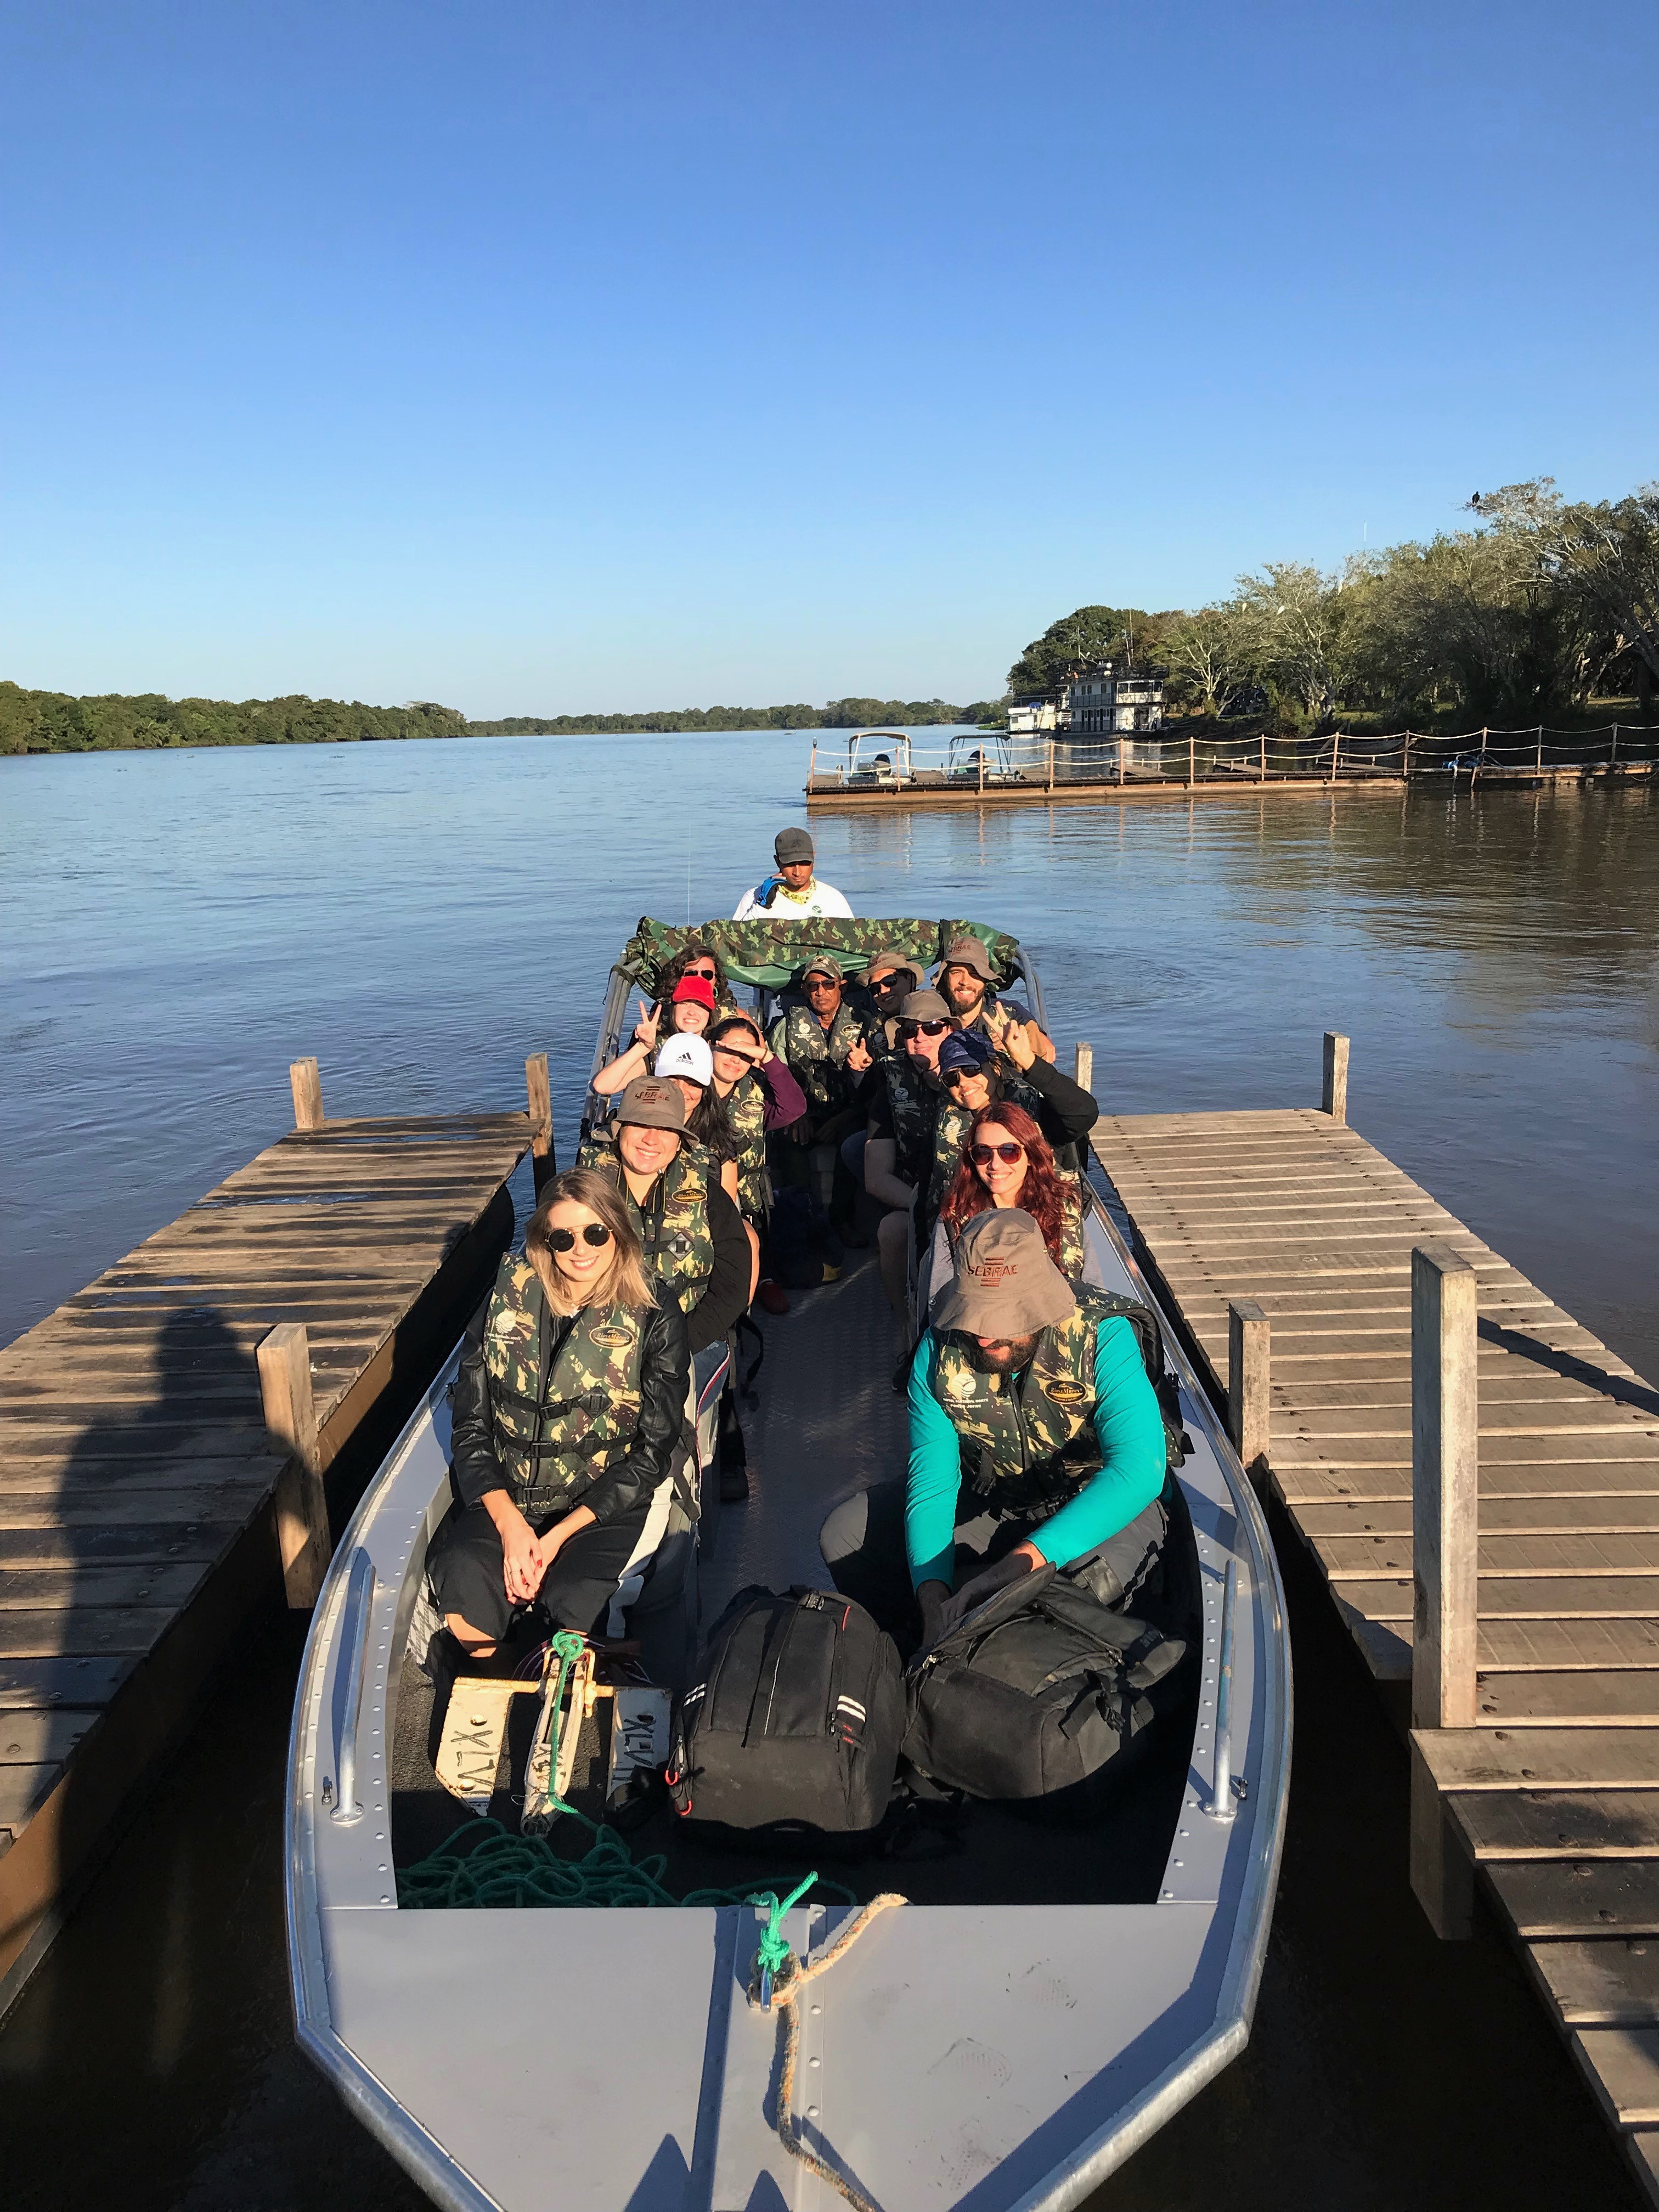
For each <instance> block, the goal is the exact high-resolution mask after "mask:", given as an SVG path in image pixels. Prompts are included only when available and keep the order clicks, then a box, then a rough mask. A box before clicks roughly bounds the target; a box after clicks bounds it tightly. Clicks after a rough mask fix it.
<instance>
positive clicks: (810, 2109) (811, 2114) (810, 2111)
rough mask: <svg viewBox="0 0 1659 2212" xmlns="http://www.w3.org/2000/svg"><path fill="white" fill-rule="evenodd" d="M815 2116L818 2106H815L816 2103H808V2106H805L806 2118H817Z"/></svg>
mask: <svg viewBox="0 0 1659 2212" xmlns="http://www.w3.org/2000/svg"><path fill="white" fill-rule="evenodd" d="M817 2116H818V2108H817V2106H816V2105H809V2106H807V2107H806V2117H807V2118H808V2119H809V2120H815V2119H817Z"/></svg>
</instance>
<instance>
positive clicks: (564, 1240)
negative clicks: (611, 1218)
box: [547, 1221, 611, 1252]
mask: <svg viewBox="0 0 1659 2212" xmlns="http://www.w3.org/2000/svg"><path fill="white" fill-rule="evenodd" d="M547 1241H548V1243H549V1245H550V1247H551V1249H553V1250H554V1251H555V1252H568V1251H569V1250H570V1249H572V1248H573V1246H574V1243H575V1242H576V1232H575V1231H574V1229H550V1230H549V1231H548V1232H547ZM610 1242H611V1231H609V1230H608V1229H607V1228H606V1227H605V1224H604V1222H602V1221H590V1222H589V1223H588V1225H587V1226H586V1229H584V1230H583V1231H582V1243H584V1244H591V1245H592V1247H593V1249H594V1250H595V1251H598V1250H599V1247H600V1246H601V1245H603V1244H608V1243H610Z"/></svg>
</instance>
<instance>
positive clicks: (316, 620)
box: [0, 0, 1659, 715]
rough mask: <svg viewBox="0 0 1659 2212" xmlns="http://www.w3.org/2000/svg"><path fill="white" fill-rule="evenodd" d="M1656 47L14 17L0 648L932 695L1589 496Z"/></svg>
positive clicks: (929, 24) (1528, 19) (1658, 441)
mask: <svg viewBox="0 0 1659 2212" xmlns="http://www.w3.org/2000/svg"><path fill="white" fill-rule="evenodd" d="M1656 64H1659V9H1656V8H1655V7H1654V6H1653V4H1652V0H1588V4H1580V5H1577V6H1576V7H1574V8H1573V9H1562V8H1560V7H1559V5H1554V4H1552V5H1544V4H1537V0H1526V4H1504V0H1495V3H1494V0H1486V4H1483V5H1480V6H1476V5H1474V4H1471V0H1406V4H1396V5H1389V6H1378V5H1374V4H1372V5H1368V4H1364V0H1361V4H1358V5H1346V6H1333V5H1331V4H1330V0H1321V4H1305V5H1304V4H1294V5H1292V4H1266V5H1263V4H1249V0H1228V3H1227V4H1221V0H1188V3H1187V4H1174V5H1169V4H1164V5H1158V6H1153V5H1150V4H1140V5H1138V6H1135V7H1133V8H1128V7H1124V6H1121V5H1110V4H1100V0H1097V4H1093V5H1086V6H1073V5H1052V4H1051V5H1046V6H1044V5H1032V4H1029V0H1028V4H1024V5H1021V6H1018V7H1015V6H1012V5H1006V6H985V5H978V4H975V0H953V4H950V5H937V6H935V5H913V4H905V0H888V4H885V5H880V6H866V5H864V4H860V0H836V4H835V5H829V4H827V3H826V4H819V5H817V6H816V7H811V8H808V7H802V6H799V5H795V6H792V5H788V4H781V3H780V0H773V4H771V5H769V6H759V5H755V6H738V5H729V4H723V0H699V4H697V5H692V4H690V0H683V3H682V0H676V4H660V0H635V4H632V5H629V6H627V7H621V6H617V5H616V4H615V0H611V4H608V5H604V6H576V7H571V6H558V5H547V4H544V5H541V6H526V5H520V4H499V5H489V4H481V0H470V4H468V5H466V6H460V5H454V4H450V0H436V3H435V4H434V3H433V0H428V4H420V0H399V4H398V5H395V6H394V5H367V4H362V0H330V4H329V5H327V6H322V5H312V4H269V5H260V6H255V5H249V4H243V0H209V4H200V5H198V4H185V5H177V4H175V5H167V4H164V0H150V4H149V5H146V6H143V7H135V6H133V5H132V4H131V0H123V4H120V5H114V4H110V0H101V3H100V4H76V0H54V4H53V5H52V7H50V8H47V7H44V6H37V7H34V8H33V9H14V10H13V11H11V13H10V15H9V28H8V29H7V31H6V33H5V34H4V46H3V50H0V67H3V69H4V72H5V76H6V81H7V82H8V84H9V96H8V100H7V109H8V122H7V129H6V132H5V134H4V144H3V149H0V161H3V167H4V174H3V179H0V184H3V191H4V195H5V204H6V206H7V210H8V220H7V223H6V226H5V228H6V233H7V255H6V264H5V275H4V286H5V294H6V298H7V302H8V310H9V312H8V315H7V322H8V325H9V331H8V337H7V342H6V344H5V347H4V349H3V359H0V408H3V415H4V421H5V439H4V447H5V453H4V461H3V466H4V479H5V480H4V496H5V510H4V515H3V547H0V560H3V563H4V571H5V573H4V576H3V579H0V581H3V589H4V607H5V612H4V616H3V623H4V628H3V632H0V672H4V673H7V674H9V675H11V676H13V677H14V678H15V679H16V680H18V681H20V682H22V683H25V684H40V685H46V686H49V687H51V688H53V689H58V690H71V691H94V690H127V691H131V690H151V689H153V690H164V691H167V692H170V693H173V694H175V695H176V694H180V693H189V692H195V693H205V694H209V695H211V696H234V697H242V696H264V695H267V694H270V693H275V692H287V691H308V692H312V693H315V694H329V695H334V696H342V695H343V696H356V697H362V698H368V699H371V700H376V701H386V702H395V701H399V700H403V699H406V698H411V697H427V698H436V699H441V700H444V701H447V702H449V703H452V704H453V705H457V706H459V707H461V708H465V710H466V711H467V712H468V713H470V714H475V715H485V714H507V713H515V712H516V713H537V712H558V711H568V710H577V709H605V708H644V707H650V706H659V705H679V704H700V703H704V702H713V701H716V700H718V701H720V702H726V703H732V704H751V703H762V702H769V701H772V700H783V699H803V700H808V701H817V700H821V699H823V698H825V697H828V696H834V695H836V694H838V693H841V692H844V691H848V690H860V691H866V690H868V691H874V692H878V693H881V694H884V695H897V696H905V697H912V698H915V697H925V696H935V695H937V696H944V697H946V698H955V699H958V700H963V701H965V700H968V699H970V698H976V697H980V696H986V695H987V694H995V693H997V692H999V691H1000V689H1001V684H1002V678H1003V675H1004V671H1006V667H1007V665H1008V663H1009V662H1010V660H1011V659H1012V658H1013V656H1014V655H1015V653H1017V652H1018V649H1019V648H1020V647H1021V646H1022V645H1024V642H1025V641H1026V640H1027V639H1028V638H1029V637H1030V636H1032V635H1034V634H1036V632H1037V631H1038V630H1040V629H1042V628H1043V627H1044V626H1045V625H1046V624H1047V623H1048V622H1050V621H1052V620H1053V619H1054V617H1056V616H1058V615H1060V614H1063V613H1065V612H1066V611H1069V610H1070V609H1071V608H1072V607H1073V606H1074V605H1079V603H1081V602H1084V601H1088V600H1104V601H1109V602H1113V603H1133V604H1137V605H1143V606H1148V607H1158V606H1166V605H1194V604H1198V603H1200V602H1201V601H1203V600H1204V599H1207V598H1212V597H1214V596H1216V595H1217V594H1218V593H1220V592H1225V590H1226V589H1227V588H1228V587H1229V586H1230V583H1231V579H1232V577H1233V576H1234V574H1236V573H1237V571H1238V570H1239V569H1241V568H1249V567H1252V566H1254V565H1255V564H1257V563H1259V562H1261V561H1263V560H1267V559H1271V558H1280V557H1283V558H1304V559H1311V560H1316V561H1318V562H1322V563H1327V564H1328V563H1334V562H1336V561H1337V560H1338V559H1339V558H1340V556H1341V555H1342V554H1343V553H1344V552H1345V551H1346V550H1348V549H1349V548H1350V547H1352V546H1356V545H1358V544H1359V543H1360V542H1361V540H1362V537H1368V538H1369V540H1370V543H1371V544H1378V543H1386V542H1389V541H1391V540H1394V539H1397V538H1406V537H1416V536H1423V535H1426V534H1428V533H1429V532H1432V531H1433V530H1434V529H1436V528H1437V527H1441V526H1455V524H1456V522H1457V520H1458V519H1459V518H1458V516H1457V513H1456V509H1457V507H1458V505H1459V503H1460V502H1461V501H1463V500H1464V499H1466V498H1467V497H1468V495H1469V493H1470V492H1471V491H1473V490H1474V489H1489V488H1490V487H1492V486H1493V485H1496V484H1498V483H1504V482H1506V481H1512V480H1514V479H1516V478H1518V477H1526V476H1530V475H1534V474H1538V473H1553V475H1554V476H1555V477H1557V478H1558V480H1559V483H1560V484H1561V487H1562V489H1564V490H1565V491H1566V492H1567V493H1569V494H1570V495H1573V496H1602V495H1617V494H1618V493H1620V492H1622V491H1624V490H1626V489H1629V488H1630V487H1631V486H1632V484H1634V483H1637V482H1639V481H1642V480H1644V479H1646V478H1650V477H1654V476H1655V475H1659V371H1656V362H1659V344H1656V340H1659V306H1656V301H1659V285H1656V283H1655V282H1654V276H1655V269H1656V252H1655V248H1656V234H1659V191H1656V189H1655V188H1654V176H1655V167H1654V155H1655V143H1654V141H1655V133H1654V131H1653V129H1652V124H1651V109H1650V105H1649V104H1648V103H1647V102H1646V100H1645V97H1644V88H1646V87H1650V86H1651V84H1652V83H1653V82H1655V78H1656V73H1659V71H1656ZM1644 112H1645V114H1646V117H1647V120H1646V122H1645V123H1644Z"/></svg>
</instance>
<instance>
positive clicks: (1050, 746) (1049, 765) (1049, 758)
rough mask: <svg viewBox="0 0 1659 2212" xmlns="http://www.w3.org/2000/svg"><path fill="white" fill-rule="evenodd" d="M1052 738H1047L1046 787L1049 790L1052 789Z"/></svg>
mask: <svg viewBox="0 0 1659 2212" xmlns="http://www.w3.org/2000/svg"><path fill="white" fill-rule="evenodd" d="M1048 788H1049V790H1050V791H1052V790H1053V789H1054V739H1053V738H1049V740H1048Z"/></svg>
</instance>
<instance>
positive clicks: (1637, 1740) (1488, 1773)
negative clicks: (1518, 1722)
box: [1425, 1728, 1659, 1792]
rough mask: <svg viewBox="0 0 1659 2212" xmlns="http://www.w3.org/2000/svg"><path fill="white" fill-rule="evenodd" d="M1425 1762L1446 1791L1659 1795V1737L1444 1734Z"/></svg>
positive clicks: (1652, 1732) (1580, 1732)
mask: <svg viewBox="0 0 1659 2212" xmlns="http://www.w3.org/2000/svg"><path fill="white" fill-rule="evenodd" d="M1425 1757H1426V1758H1427V1759H1428V1763H1429V1766H1430V1769H1431V1771H1432V1773H1433V1775H1434V1778H1435V1780H1436V1781H1437V1783H1438V1784H1439V1786H1440V1787H1441V1789H1442V1790H1449V1791H1451V1790H1455V1791H1460V1792H1467V1791H1468V1790H1519V1789H1534V1788H1537V1789H1541V1788H1550V1789H1558V1790H1659V1729H1650V1728H1605V1729H1543V1728H1541V1729H1516V1730H1514V1731H1513V1732H1511V1731H1510V1730H1509V1729H1492V1728H1472V1729H1437V1730H1436V1731H1435V1732H1434V1735H1433V1736H1432V1739H1430V1738H1428V1737H1427V1736H1425Z"/></svg>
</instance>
